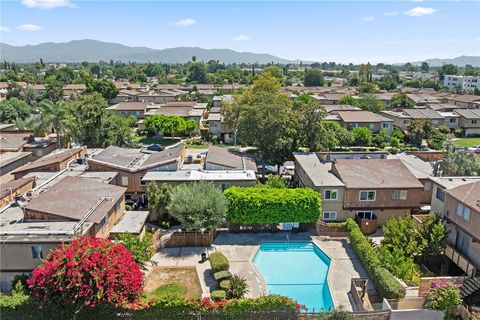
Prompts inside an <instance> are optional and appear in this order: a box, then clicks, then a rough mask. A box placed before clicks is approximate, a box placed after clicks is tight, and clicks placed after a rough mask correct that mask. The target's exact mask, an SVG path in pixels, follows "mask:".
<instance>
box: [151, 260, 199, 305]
mask: <svg viewBox="0 0 480 320" xmlns="http://www.w3.org/2000/svg"><path fill="white" fill-rule="evenodd" d="M144 291H145V294H146V298H147V299H155V298H165V297H178V298H186V299H194V298H199V297H201V295H202V288H201V286H200V281H199V279H198V275H197V270H196V269H195V268H164V267H158V268H155V270H153V272H152V273H151V274H150V275H149V276H148V277H147V278H146V279H145V286H144Z"/></svg>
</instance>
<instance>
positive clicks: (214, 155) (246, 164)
mask: <svg viewBox="0 0 480 320" xmlns="http://www.w3.org/2000/svg"><path fill="white" fill-rule="evenodd" d="M205 162H206V163H212V164H217V165H220V166H223V167H227V168H232V169H238V170H253V171H255V172H256V171H257V166H256V164H255V161H253V160H252V159H251V158H250V157H247V156H246V155H245V154H241V153H235V152H232V151H229V150H227V149H225V148H220V147H216V146H209V147H208V153H207V158H206V159H205Z"/></svg>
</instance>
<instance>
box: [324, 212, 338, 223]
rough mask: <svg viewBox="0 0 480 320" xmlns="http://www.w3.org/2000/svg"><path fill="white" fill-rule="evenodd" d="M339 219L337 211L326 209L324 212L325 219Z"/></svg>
mask: <svg viewBox="0 0 480 320" xmlns="http://www.w3.org/2000/svg"><path fill="white" fill-rule="evenodd" d="M336 219H337V212H335V211H324V212H323V220H324V221H331V220H336Z"/></svg>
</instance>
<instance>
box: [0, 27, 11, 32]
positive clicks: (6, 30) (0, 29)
mask: <svg viewBox="0 0 480 320" xmlns="http://www.w3.org/2000/svg"><path fill="white" fill-rule="evenodd" d="M0 32H10V28H7V27H4V26H0Z"/></svg>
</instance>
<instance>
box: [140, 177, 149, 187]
mask: <svg viewBox="0 0 480 320" xmlns="http://www.w3.org/2000/svg"><path fill="white" fill-rule="evenodd" d="M143 177H144V176H141V177H140V185H141V186H146V185H147V183H146V182H145V181H142V179H143Z"/></svg>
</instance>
